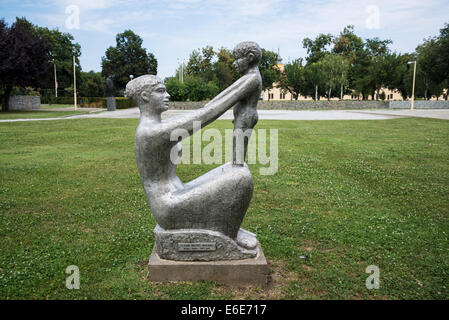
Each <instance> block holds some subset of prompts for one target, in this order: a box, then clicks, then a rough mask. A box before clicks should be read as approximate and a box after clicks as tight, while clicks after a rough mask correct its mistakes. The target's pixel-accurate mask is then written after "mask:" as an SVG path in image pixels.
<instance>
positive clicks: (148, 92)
mask: <svg viewBox="0 0 449 320" xmlns="http://www.w3.org/2000/svg"><path fill="white" fill-rule="evenodd" d="M125 97H128V98H131V99H133V100H134V101H135V102H136V103H137V104H138V106H139V108H141V106H143V105H147V104H149V105H150V106H151V108H153V109H154V111H160V112H162V111H165V110H167V109H168V99H169V98H170V95H169V94H168V93H167V91H166V89H165V85H164V83H163V82H162V80H161V79H160V78H159V77H157V76H154V75H144V76H140V77H137V78H135V79H133V80H131V81H130V82H128V84H127V85H126V90H125Z"/></svg>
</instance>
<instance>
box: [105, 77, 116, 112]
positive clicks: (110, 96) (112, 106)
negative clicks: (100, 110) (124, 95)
mask: <svg viewBox="0 0 449 320" xmlns="http://www.w3.org/2000/svg"><path fill="white" fill-rule="evenodd" d="M106 95H107V98H106V101H107V106H108V111H115V110H116V102H115V96H114V81H113V80H112V76H109V77H108V78H107V79H106Z"/></svg>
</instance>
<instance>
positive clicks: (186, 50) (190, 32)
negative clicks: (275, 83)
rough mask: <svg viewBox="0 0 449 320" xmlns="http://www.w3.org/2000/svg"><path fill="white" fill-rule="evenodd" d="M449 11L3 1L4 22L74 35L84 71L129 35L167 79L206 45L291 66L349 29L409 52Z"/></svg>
mask: <svg viewBox="0 0 449 320" xmlns="http://www.w3.org/2000/svg"><path fill="white" fill-rule="evenodd" d="M448 7H449V0H378V1H363V0H329V1H322V0H317V1H303V0H295V1H293V0H147V1H142V0H140V1H137V0H40V1H39V0H38V1H29V0H0V18H1V17H4V18H5V20H6V21H7V22H8V23H12V22H13V21H14V20H15V17H16V16H25V17H26V18H27V19H28V20H30V21H31V22H32V23H34V24H37V25H39V26H46V27H49V28H58V29H59V30H61V31H63V32H70V33H71V34H73V36H74V37H75V40H76V42H78V43H79V44H80V45H81V50H82V56H81V58H80V60H81V66H82V68H83V70H84V71H89V70H95V71H101V57H102V56H104V53H105V50H106V48H108V47H109V46H111V45H115V35H116V34H117V33H119V32H123V31H124V30H125V29H131V30H133V31H134V32H136V33H137V34H139V35H140V36H141V37H142V38H143V40H144V42H143V45H144V47H145V48H146V49H147V50H149V51H150V52H152V53H154V55H155V56H156V58H157V60H158V63H159V67H158V75H159V76H160V77H162V78H164V77H167V76H172V75H173V74H174V73H175V70H176V68H177V66H178V64H179V61H182V60H183V59H184V60H185V61H186V62H187V60H188V57H189V54H190V53H191V52H192V50H194V49H197V48H201V47H204V46H206V45H212V46H213V47H214V48H219V47H226V48H229V49H232V48H233V46H234V45H235V44H236V43H238V42H240V41H245V40H252V41H256V42H258V43H259V44H260V46H261V47H263V48H266V49H268V50H273V51H277V50H278V48H279V50H280V54H281V56H282V58H283V59H284V62H287V61H288V60H290V59H294V58H298V57H304V56H305V55H306V52H305V50H304V49H303V48H302V39H303V38H305V37H312V38H313V37H315V36H316V35H317V34H319V33H332V34H338V33H339V32H340V31H341V30H342V29H343V28H344V26H346V25H348V24H352V25H355V31H356V33H357V34H358V35H360V36H362V37H363V38H367V37H379V38H381V39H391V40H393V45H392V49H393V50H395V51H397V52H412V51H413V50H414V49H415V47H416V46H417V45H418V44H419V43H421V42H422V40H423V38H426V37H429V36H435V35H437V34H438V33H439V29H440V28H442V27H443V25H444V23H445V22H449V16H448V15H447V10H448ZM77 12H78V13H79V15H77ZM77 16H78V17H79V24H78V23H77V20H76V17H77Z"/></svg>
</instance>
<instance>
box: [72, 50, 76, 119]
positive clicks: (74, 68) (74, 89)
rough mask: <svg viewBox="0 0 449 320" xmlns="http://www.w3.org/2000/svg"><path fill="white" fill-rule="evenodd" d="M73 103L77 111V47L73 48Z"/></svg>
mask: <svg viewBox="0 0 449 320" xmlns="http://www.w3.org/2000/svg"><path fill="white" fill-rule="evenodd" d="M72 52H73V105H74V110H75V111H76V105H77V101H76V66H75V49H73V51H72Z"/></svg>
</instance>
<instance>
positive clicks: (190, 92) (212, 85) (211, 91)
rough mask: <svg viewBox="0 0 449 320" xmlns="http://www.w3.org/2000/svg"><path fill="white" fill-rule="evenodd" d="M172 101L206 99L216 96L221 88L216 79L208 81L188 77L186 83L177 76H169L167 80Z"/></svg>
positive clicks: (166, 83) (166, 84)
mask: <svg viewBox="0 0 449 320" xmlns="http://www.w3.org/2000/svg"><path fill="white" fill-rule="evenodd" d="M165 86H166V88H167V92H168V94H169V95H170V96H171V98H170V100H172V101H204V100H209V99H212V98H214V97H215V96H216V95H217V94H218V93H219V92H220V88H219V86H218V83H217V81H216V80H214V81H209V82H206V81H204V80H203V79H201V78H198V77H192V76H189V77H186V78H185V80H184V83H181V82H179V80H178V79H177V78H174V77H173V78H168V79H167V81H166V82H165Z"/></svg>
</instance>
